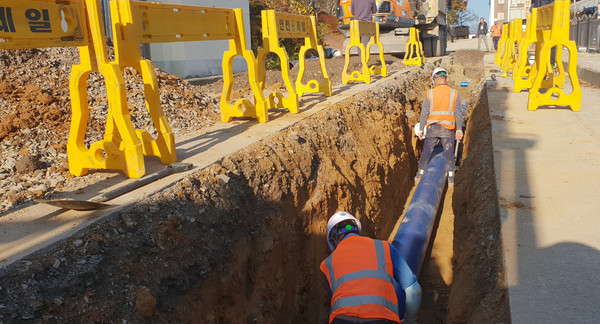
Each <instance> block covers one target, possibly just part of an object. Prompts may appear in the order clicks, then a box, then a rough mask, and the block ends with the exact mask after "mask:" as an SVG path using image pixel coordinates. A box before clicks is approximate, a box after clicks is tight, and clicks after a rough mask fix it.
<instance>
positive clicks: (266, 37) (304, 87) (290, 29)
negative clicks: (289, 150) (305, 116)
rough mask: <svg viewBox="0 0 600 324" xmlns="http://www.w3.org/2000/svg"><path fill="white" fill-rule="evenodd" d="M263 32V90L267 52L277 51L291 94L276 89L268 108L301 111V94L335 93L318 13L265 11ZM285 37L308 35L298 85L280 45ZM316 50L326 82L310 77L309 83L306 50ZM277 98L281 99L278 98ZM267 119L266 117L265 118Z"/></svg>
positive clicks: (260, 74)
mask: <svg viewBox="0 0 600 324" xmlns="http://www.w3.org/2000/svg"><path fill="white" fill-rule="evenodd" d="M261 16H262V33H263V48H262V49H260V50H259V51H258V55H257V62H258V80H259V85H260V89H261V93H262V91H263V90H264V87H265V79H266V69H265V60H266V58H267V54H269V53H275V54H277V56H278V57H279V61H280V63H281V73H282V77H283V82H284V83H285V86H286V88H287V92H288V96H287V97H284V95H283V94H282V93H280V92H273V93H271V94H270V95H269V97H268V102H267V105H268V108H287V109H288V110H289V111H290V112H292V113H297V112H298V111H299V99H298V98H299V97H301V96H302V95H304V94H305V93H316V92H323V93H324V94H325V95H326V96H331V81H330V80H329V75H328V74H327V69H326V68H325V52H324V51H323V46H321V45H319V44H318V41H317V24H316V20H315V17H314V16H302V15H293V14H286V13H281V12H276V11H275V10H263V11H262V13H261ZM281 38H304V40H305V42H304V46H302V47H301V48H300V57H299V60H300V69H299V71H298V77H297V78H296V84H295V87H294V85H293V84H292V81H291V79H290V60H289V57H288V55H287V52H286V51H285V49H284V48H283V47H281V46H279V39H281ZM311 49H312V50H315V51H317V53H318V54H319V63H320V66H321V73H323V79H324V82H323V83H322V84H321V83H319V82H318V81H317V80H310V81H309V82H308V83H307V84H303V83H302V78H303V77H304V72H305V70H306V62H305V59H306V52H307V51H308V50H311ZM275 98H277V100H275ZM265 121H266V120H265Z"/></svg>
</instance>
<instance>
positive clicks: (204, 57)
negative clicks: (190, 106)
mask: <svg viewBox="0 0 600 324" xmlns="http://www.w3.org/2000/svg"><path fill="white" fill-rule="evenodd" d="M161 2H162V3H172V4H183V5H193V6H205V7H219V8H242V10H243V11H244V24H245V28H246V39H247V41H248V46H249V47H250V10H249V0H228V1H218V0H162V1H161ZM149 47H150V59H151V60H152V62H154V63H155V64H156V65H157V66H159V67H160V68H161V69H162V70H163V71H165V72H167V73H170V74H175V75H177V76H179V77H181V78H189V77H203V76H212V75H220V74H223V69H222V67H221V64H222V61H223V53H224V52H225V51H226V50H227V49H229V41H202V42H180V43H157V44H150V46H149ZM249 49H250V48H249ZM247 70H248V67H247V66H246V62H245V61H244V60H243V59H241V58H236V59H235V60H234V61H233V72H234V73H238V72H245V71H247Z"/></svg>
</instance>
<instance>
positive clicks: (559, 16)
mask: <svg viewBox="0 0 600 324" xmlns="http://www.w3.org/2000/svg"><path fill="white" fill-rule="evenodd" d="M569 18H570V1H567V0H555V1H554V3H552V4H549V5H546V6H543V7H540V8H538V16H537V23H538V26H537V32H538V35H537V36H538V42H540V41H541V42H542V45H541V48H540V50H539V53H536V69H537V74H536V76H535V79H534V81H533V85H532V86H531V89H530V91H529V103H528V109H529V110H536V109H537V108H538V107H539V106H569V107H571V110H573V111H579V110H580V109H581V97H582V93H581V87H580V85H579V79H578V78H577V55H578V53H577V46H576V45H575V42H574V41H570V40H569V28H570V24H569ZM553 47H554V48H556V65H557V69H556V71H553V68H552V65H551V64H552V62H551V61H550V56H551V51H552V48H553ZM563 47H565V48H566V49H567V50H568V51H569V62H568V75H569V80H570V82H571V86H572V88H573V90H572V91H571V93H569V94H566V93H565V92H564V91H563V89H564V80H565V79H566V74H565V71H564V68H563V64H562V50H563ZM556 73H558V75H556V77H555V78H547V76H548V75H555V74H556ZM544 79H546V82H547V80H552V84H551V85H550V86H548V85H544V81H545V80H544ZM540 89H546V90H545V91H544V92H543V93H542V92H540ZM553 96H554V97H553Z"/></svg>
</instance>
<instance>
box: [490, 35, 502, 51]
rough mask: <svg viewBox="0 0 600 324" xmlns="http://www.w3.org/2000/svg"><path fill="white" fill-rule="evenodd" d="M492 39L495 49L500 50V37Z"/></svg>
mask: <svg viewBox="0 0 600 324" xmlns="http://www.w3.org/2000/svg"><path fill="white" fill-rule="evenodd" d="M492 41H494V50H495V51H497V50H498V43H499V42H500V37H492Z"/></svg>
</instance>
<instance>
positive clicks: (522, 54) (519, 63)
mask: <svg viewBox="0 0 600 324" xmlns="http://www.w3.org/2000/svg"><path fill="white" fill-rule="evenodd" d="M536 27H537V8H532V9H531V13H530V14H528V15H527V28H526V30H525V37H524V38H523V39H521V42H519V51H518V56H517V60H516V62H515V66H514V68H513V75H512V77H513V80H514V81H515V87H514V92H521V90H523V89H529V88H531V85H532V84H533V79H534V78H533V76H535V74H536V73H537V72H536V70H535V64H529V53H528V49H529V47H530V46H531V45H532V44H533V43H537V32H536ZM536 47H537V44H536Z"/></svg>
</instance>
